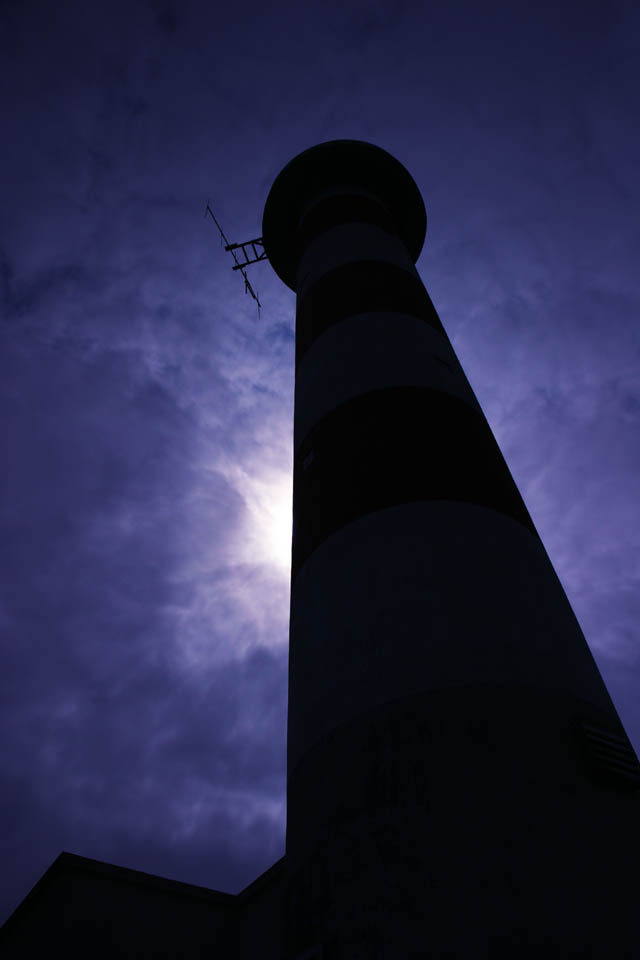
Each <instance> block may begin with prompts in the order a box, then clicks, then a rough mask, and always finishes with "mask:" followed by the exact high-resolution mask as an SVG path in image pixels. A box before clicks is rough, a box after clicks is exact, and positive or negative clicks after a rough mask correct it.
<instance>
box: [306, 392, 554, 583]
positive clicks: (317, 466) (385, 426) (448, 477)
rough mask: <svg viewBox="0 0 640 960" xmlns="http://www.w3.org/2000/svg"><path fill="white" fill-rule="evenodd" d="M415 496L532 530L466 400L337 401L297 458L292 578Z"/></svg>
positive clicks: (411, 395)
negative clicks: (370, 517)
mask: <svg viewBox="0 0 640 960" xmlns="http://www.w3.org/2000/svg"><path fill="white" fill-rule="evenodd" d="M419 500H427V501H428V500H460V501H464V502H466V503H474V504H478V505H482V506H487V507H492V508H493V509H495V510H500V511H501V512H502V513H505V514H507V515H508V516H511V517H513V518H514V519H515V520H518V521H519V522H520V523H522V524H524V525H525V526H526V527H528V528H529V529H530V530H531V531H532V532H533V533H535V532H536V531H535V528H534V526H533V522H532V520H531V517H530V516H529V513H528V512H527V509H526V507H525V505H524V502H523V500H522V497H521V496H520V493H519V492H518V488H517V487H516V485H515V482H514V480H513V478H512V476H511V474H510V473H509V469H508V467H507V465H506V463H505V461H504V458H503V456H502V454H501V453H500V449H499V447H498V444H497V443H496V441H495V438H494V436H493V434H492V433H491V430H490V428H489V424H488V423H487V421H486V420H485V418H484V416H483V415H482V414H481V413H479V412H478V411H477V410H475V409H474V408H473V407H471V406H469V404H467V403H465V402H464V401H463V400H460V399H458V398H457V397H454V396H452V395H451V394H448V393H444V392H442V391H439V390H431V389H427V388H420V387H390V388H387V389H385V390H376V391H372V392H371V393H365V394H362V395H360V396H358V397H355V398H353V399H351V400H348V401H347V402H346V403H343V404H341V405H340V406H339V407H337V408H335V409H334V410H332V411H331V413H329V414H327V416H326V417H324V418H323V419H322V420H321V421H320V422H319V423H317V424H316V425H315V426H314V427H313V429H312V430H311V431H310V432H309V434H308V435H307V437H306V438H305V439H304V441H303V442H302V444H301V446H300V451H299V453H298V456H297V457H296V460H295V463H294V478H293V557H292V579H293V578H294V577H295V576H296V574H297V573H298V571H299V569H300V567H301V566H302V564H303V563H304V561H305V560H306V559H307V557H308V556H309V555H310V554H311V553H312V551H313V550H315V548H316V547H317V546H319V544H321V543H322V542H323V541H324V540H325V539H326V538H327V537H328V536H330V535H331V534H332V533H334V532H335V531H336V530H339V529H341V528H342V527H344V526H345V525H346V524H347V523H350V522H351V521H353V520H357V519H358V518H359V517H362V516H364V515H365V514H367V513H373V512H374V511H376V510H382V509H384V508H386V507H391V506H396V505H398V504H401V503H412V502H415V501H419Z"/></svg>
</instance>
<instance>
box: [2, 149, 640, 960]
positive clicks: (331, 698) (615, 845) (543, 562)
mask: <svg viewBox="0 0 640 960" xmlns="http://www.w3.org/2000/svg"><path fill="white" fill-rule="evenodd" d="M425 230H426V214H425V209H424V205H423V202H422V198H421V196H420V193H419V192H418V189H417V187H416V185H415V183H414V181H413V179H412V178H411V176H410V175H409V174H408V172H407V171H406V170H405V169H404V167H402V166H401V165H400V164H399V163H398V162H397V161H396V160H395V159H394V158H393V157H391V156H390V155H389V154H388V153H386V152H385V151H383V150H381V149H379V148H377V147H374V146H372V145H371V144H367V143H363V142H360V141H333V142H330V143H324V144H320V145H319V146H317V147H314V148H312V149H311V150H307V151H306V152H304V153H302V154H300V155H299V156H298V157H296V158H295V159H294V160H293V161H291V163H289V164H288V165H287V166H286V167H285V168H284V170H283V171H282V172H281V173H280V175H279V176H278V177H277V179H276V181H275V183H274V184H273V187H272V189H271V191H270V193H269V196H268V199H267V202H266V207H265V213H264V221H263V238H262V239H263V241H264V248H265V250H266V252H267V254H268V257H269V259H270V261H271V264H272V265H273V268H274V269H275V271H276V273H277V274H278V275H279V276H280V278H281V279H282V280H283V281H284V282H285V283H286V284H287V285H288V286H289V287H291V288H292V289H293V290H295V291H296V294H297V316H296V394H295V425H294V448H295V449H294V520H293V552H292V574H291V576H292V585H291V635H290V660H289V666H290V672H289V718H288V747H287V750H288V754H287V764H288V783H287V811H288V822H287V840H286V854H285V856H284V857H283V858H282V859H281V860H280V861H278V863H277V864H275V865H274V866H273V867H272V868H271V869H270V870H268V871H267V872H266V873H265V874H263V876H262V877H260V878H258V880H256V881H255V883H253V884H252V885H251V886H250V887H248V888H247V890H245V891H243V893H241V894H239V895H238V896H235V897H234V896H229V895H226V894H220V893H215V892H213V891H204V890H200V889H199V888H193V887H190V886H189V885H187V884H175V883H170V882H169V881H163V880H160V879H159V878H151V877H147V876H145V875H144V874H138V873H136V872H135V871H125V870H122V869H121V868H117V867H111V866H107V865H104V864H97V863H95V862H94V861H86V860H83V859H82V858H77V857H70V856H69V855H67V854H63V855H61V857H60V858H59V859H58V861H56V863H55V864H54V866H53V867H52V868H51V869H50V870H49V871H48V872H47V874H45V876H44V877H43V878H42V880H41V881H40V882H39V884H38V885H37V886H36V888H34V891H32V893H31V894H30V895H29V897H27V899H26V900H25V901H24V903H23V904H22V906H21V907H20V908H19V909H18V911H16V914H14V917H13V918H12V919H11V920H10V921H9V922H8V924H7V926H6V928H5V930H6V931H7V932H6V941H5V942H6V944H7V947H6V948H5V949H7V948H8V952H6V954H5V955H7V956H18V955H21V956H22V955H27V954H28V951H27V954H25V953H24V944H26V943H28V944H36V945H37V946H38V948H40V947H41V946H42V945H44V944H45V943H46V944H47V945H49V946H50V945H51V944H52V943H55V942H63V943H64V944H65V945H66V948H67V954H68V955H69V956H72V955H73V956H76V955H77V956H80V953H81V952H82V950H83V949H84V951H86V949H87V945H88V943H89V942H91V953H92V954H93V955H94V956H96V955H102V954H100V953H99V951H100V950H104V955H105V956H106V955H109V956H111V955H113V954H114V952H115V953H117V954H118V955H119V956H129V955H131V956H137V957H141V956H144V957H146V956H171V957H174V956H181V957H200V956H205V955H207V956H216V957H221V958H232V957H233V958H247V960H249V958H253V957H256V956H260V957H263V958H273V960H276V958H278V960H303V958H304V960H312V958H317V960H319V958H324V960H347V958H349V960H353V958H358V960H360V958H362V960H364V958H367V960H369V958H371V960H373V958H376V960H391V958H393V960H396V958H407V957H415V958H418V957H433V958H444V957H448V958H465V960H466V958H469V960H470V958H473V960H477V958H485V957H486V958H507V957H508V958H512V957H514V956H518V957H519V958H523V957H525V958H533V957H535V958H536V960H539V958H540V957H545V958H549V957H551V958H558V960H559V958H563V960H565V958H567V957H573V956H576V957H592V958H622V957H633V956H637V955H639V954H640V912H639V911H638V910H637V902H636V900H637V885H636V884H634V883H633V881H632V879H631V878H633V877H634V876H635V874H636V870H637V863H638V861H639V855H640V840H639V832H638V799H637V798H638V793H637V787H638V785H639V783H640V769H639V767H638V762H637V759H636V757H635V754H634V752H633V750H632V748H631V746H630V744H629V742H628V739H627V737H626V735H625V733H624V730H623V728H622V725H621V723H620V720H619V718H618V716H617V713H616V710H615V708H614V706H613V704H612V703H611V700H610V698H609V695H608V693H607V691H606V688H605V686H604V683H603V681H602V678H601V676H600V674H599V672H598V669H597V667H596V665H595V662H594V660H593V658H592V656H591V653H590V651H589V648H588V646H587V644H586V642H585V639H584V637H583V635H582V633H581V630H580V627H579V625H578V623H577V621H576V619H575V617H574V615H573V613H572V611H571V608H570V606H569V603H568V601H567V598H566V596H565V594H564V591H563V590H562V587H561V585H560V582H559V580H558V578H557V577H556V574H555V573H554V570H553V568H552V566H551V563H550V561H549V559H548V557H547V554H546V552H545V550H544V548H543V546H542V543H541V542H540V539H539V537H538V535H537V533H536V530H535V528H534V525H533V523H532V520H531V518H530V516H529V514H528V512H527V510H526V507H525V505H524V503H523V501H522V499H521V497H520V494H519V493H518V490H517V488H516V486H515V483H514V481H513V479H512V477H511V475H510V473H509V470H508V468H507V466H506V464H505V462H504V460H503V458H502V455H501V453H500V451H499V449H498V446H497V444H496V442H495V440H494V438H493V435H492V433H491V431H490V429H489V426H488V424H487V422H486V420H485V418H484V416H483V414H482V411H481V409H480V407H479V405H478V402H477V400H476V398H475V396H474V394H473V392H472V390H471V388H470V386H469V384H468V382H467V380H466V377H465V375H464V373H463V371H462V369H461V367H460V364H459V362H458V360H457V358H456V356H455V353H454V351H453V349H452V347H451V344H450V342H449V340H448V338H447V336H446V333H445V331H444V329H443V327H442V325H441V323H440V320H439V318H438V315H437V313H436V311H435V309H434V307H433V304H432V303H431V300H430V299H429V296H428V294H427V292H426V290H425V288H424V286H423V284H422V282H421V280H420V278H419V276H418V274H417V272H416V270H415V266H414V264H415V261H416V259H417V257H418V255H419V253H420V250H421V248H422V244H423V240H424V236H425ZM158 918H159V920H158ZM156 921H158V922H159V926H155V925H154V924H155V923H156ZM43 929H46V930H47V936H46V939H44V938H43V939H42V940H38V937H39V936H42V933H41V931H42V930H43ZM38 931H40V932H38ZM30 938H31V939H30ZM21 947H22V948H23V953H20V952H19V949H20V948H21ZM94 947H95V948H96V949H94ZM30 949H31V947H30ZM12 950H13V952H12ZM96 950H98V953H97V952H96ZM82 955H83V956H84V953H82Z"/></svg>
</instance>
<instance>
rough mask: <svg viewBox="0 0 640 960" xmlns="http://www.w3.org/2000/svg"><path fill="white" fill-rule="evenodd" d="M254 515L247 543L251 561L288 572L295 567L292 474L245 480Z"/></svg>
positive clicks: (268, 475)
mask: <svg viewBox="0 0 640 960" xmlns="http://www.w3.org/2000/svg"><path fill="white" fill-rule="evenodd" d="M240 492H241V493H242V495H243V497H244V499H245V502H246V504H247V506H248V508H249V511H250V514H251V520H250V529H249V530H247V538H246V544H247V546H248V548H249V551H248V552H249V556H247V557H246V558H245V559H246V560H248V561H249V562H256V561H257V562H259V563H268V564H271V565H273V566H275V567H278V568H279V569H281V570H282V571H283V572H284V573H288V572H289V569H290V566H291V523H292V509H291V500H292V479H291V474H290V472H286V473H285V472H282V473H276V472H273V473H270V474H263V475H261V476H260V477H256V476H249V475H246V474H245V476H244V477H243V481H242V484H241V491H240Z"/></svg>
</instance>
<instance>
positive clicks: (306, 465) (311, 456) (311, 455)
mask: <svg viewBox="0 0 640 960" xmlns="http://www.w3.org/2000/svg"><path fill="white" fill-rule="evenodd" d="M314 460H315V454H314V452H313V450H309V453H308V454H307V455H306V457H305V458H304V460H303V461H302V469H303V470H308V469H309V467H310V466H311V464H312V463H313V461H314Z"/></svg>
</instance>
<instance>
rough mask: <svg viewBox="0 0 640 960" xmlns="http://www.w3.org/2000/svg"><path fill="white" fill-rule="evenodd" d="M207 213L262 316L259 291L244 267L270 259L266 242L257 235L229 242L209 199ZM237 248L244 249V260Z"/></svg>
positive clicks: (205, 213)
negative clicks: (237, 252) (236, 241)
mask: <svg viewBox="0 0 640 960" xmlns="http://www.w3.org/2000/svg"><path fill="white" fill-rule="evenodd" d="M207 214H209V216H210V217H211V219H212V220H213V222H214V223H215V225H216V227H217V228H218V230H219V232H220V237H221V238H222V240H223V241H224V244H225V248H224V249H225V250H226V251H227V252H228V253H230V254H231V256H232V257H233V259H234V264H235V265H234V266H233V267H232V268H231V269H232V270H239V271H240V273H241V274H242V278H243V280H244V292H245V293H250V294H251V296H252V297H253V299H254V300H255V302H256V303H257V304H258V318H260V309H261V304H260V301H259V299H258V295H257V293H256V292H255V290H254V289H253V287H252V286H251V284H250V283H249V277H248V276H247V274H246V272H245V269H244V268H245V267H248V266H249V265H250V264H252V263H260V261H261V260H268V259H269V258H268V257H267V251H266V250H265V249H264V243H263V242H262V237H255V238H254V239H253V240H245V241H244V243H229V241H228V240H227V238H226V236H225V232H224V230H223V229H222V227H221V226H220V224H219V223H218V221H217V220H216V216H215V214H214V212H213V210H212V209H211V205H210V203H209V201H208V200H207V206H206V207H205V211H204V215H205V217H206V215H207ZM247 248H251V252H250V253H248V252H247ZM236 250H241V251H242V256H243V257H244V260H243V261H242V262H240V261H239V260H238V258H237V256H236ZM252 255H253V256H252Z"/></svg>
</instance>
